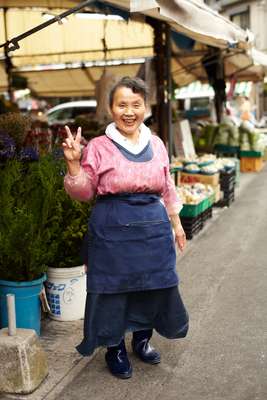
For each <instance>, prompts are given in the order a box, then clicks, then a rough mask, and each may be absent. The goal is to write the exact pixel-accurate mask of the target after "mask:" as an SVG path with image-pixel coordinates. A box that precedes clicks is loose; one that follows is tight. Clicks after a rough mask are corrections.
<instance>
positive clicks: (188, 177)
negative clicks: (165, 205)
mask: <svg viewBox="0 0 267 400" xmlns="http://www.w3.org/2000/svg"><path fill="white" fill-rule="evenodd" d="M197 182H200V183H203V184H204V185H211V186H217V185H219V173H216V174H213V175H202V174H190V173H188V172H181V184H183V183H197Z"/></svg>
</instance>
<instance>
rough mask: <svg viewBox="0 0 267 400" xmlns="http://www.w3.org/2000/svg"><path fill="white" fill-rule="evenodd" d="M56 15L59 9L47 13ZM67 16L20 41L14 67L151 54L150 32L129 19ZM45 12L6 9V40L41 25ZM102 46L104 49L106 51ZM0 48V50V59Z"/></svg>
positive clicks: (0, 34) (0, 23)
mask: <svg viewBox="0 0 267 400" xmlns="http://www.w3.org/2000/svg"><path fill="white" fill-rule="evenodd" d="M50 13H52V14H55V15H58V14H59V13H60V10H57V9H55V10H53V11H51V10H50ZM3 15H4V14H3V10H2V11H1V10H0V43H3V42H5V38H4V29H3V26H4V20H3V18H4V17H3ZM80 17H81V15H71V16H69V17H68V20H67V22H66V23H65V22H64V23H63V24H62V25H59V24H53V25H50V26H49V27H47V28H45V29H44V30H42V31H40V32H38V33H36V34H34V35H31V36H29V37H27V38H25V39H23V40H22V41H21V42H20V49H19V50H16V51H15V52H12V53H11V54H10V55H11V57H12V62H13V64H14V66H15V67H22V66H26V65H27V66H29V65H33V66H35V65H38V64H60V63H74V62H79V63H81V62H83V61H100V60H104V59H106V60H118V59H129V58H138V57H151V56H152V55H153V29H152V28H151V27H150V26H149V25H148V24H144V23H141V22H137V21H131V20H129V21H128V22H127V21H124V20H121V21H120V20H119V21H117V20H103V19H97V20H91V19H90V20H88V19H85V18H80ZM46 18H49V11H47V13H44V12H43V10H39V9H35V10H29V9H27V10H26V9H12V8H11V9H10V10H8V11H7V13H6V24H7V32H8V38H9V39H11V38H13V37H15V36H17V35H19V34H21V33H22V32H25V31H27V30H29V29H31V28H32V27H33V26H37V25H39V24H41V23H43V22H44V21H45V20H46ZM103 40H105V46H106V52H105V51H104V50H105V46H104V42H103ZM1 54H2V55H3V48H1V49H0V57H1Z"/></svg>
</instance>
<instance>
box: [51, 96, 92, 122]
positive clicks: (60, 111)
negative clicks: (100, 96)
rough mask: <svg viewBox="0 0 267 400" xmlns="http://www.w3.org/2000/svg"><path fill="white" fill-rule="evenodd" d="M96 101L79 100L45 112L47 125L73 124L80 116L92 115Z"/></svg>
mask: <svg viewBox="0 0 267 400" xmlns="http://www.w3.org/2000/svg"><path fill="white" fill-rule="evenodd" d="M96 105H97V103H96V100H80V101H70V102H68V103H62V104H59V105H58V106H55V107H53V108H51V109H50V110H48V111H47V113H46V117H47V122H48V125H50V126H51V125H57V124H59V125H65V124H69V123H73V122H74V120H75V118H76V117H78V116H80V115H85V116H86V115H92V114H95V112H96Z"/></svg>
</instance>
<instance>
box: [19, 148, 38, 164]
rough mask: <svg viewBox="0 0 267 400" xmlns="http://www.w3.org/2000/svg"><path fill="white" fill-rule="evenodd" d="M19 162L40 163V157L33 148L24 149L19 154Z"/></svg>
mask: <svg viewBox="0 0 267 400" xmlns="http://www.w3.org/2000/svg"><path fill="white" fill-rule="evenodd" d="M18 158H19V160H21V161H38V160H39V156H38V153H37V151H36V150H35V149H34V148H33V147H24V148H23V149H21V150H20V152H19V157H18Z"/></svg>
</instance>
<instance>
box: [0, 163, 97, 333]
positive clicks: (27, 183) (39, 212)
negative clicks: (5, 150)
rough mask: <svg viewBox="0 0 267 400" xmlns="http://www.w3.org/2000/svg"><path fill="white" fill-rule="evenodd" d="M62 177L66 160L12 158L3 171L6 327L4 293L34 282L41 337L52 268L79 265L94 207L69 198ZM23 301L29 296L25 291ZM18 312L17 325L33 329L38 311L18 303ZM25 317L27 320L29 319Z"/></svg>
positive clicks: (0, 221)
mask: <svg viewBox="0 0 267 400" xmlns="http://www.w3.org/2000/svg"><path fill="white" fill-rule="evenodd" d="M63 175H64V170H63V161H62V160H55V159H53V157H52V156H46V157H41V158H40V160H39V161H38V162H34V163H22V162H20V161H18V160H17V159H13V160H10V161H9V162H6V163H5V164H4V165H3V168H2V169H1V170H0V209H1V215H0V296H1V302H2V303H1V315H2V317H1V325H2V326H4V325H6V323H7V316H6V311H5V308H6V305H5V296H4V294H6V293H7V291H8V292H9V293H10V292H12V291H13V290H14V291H15V290H16V289H13V286H15V287H16V288H18V289H20V288H24V289H25V287H26V288H27V289H28V287H29V286H30V284H32V283H33V285H35V284H38V285H39V286H38V287H37V289H36V291H35V292H34V294H33V293H31V294H29V295H28V303H32V304H33V297H31V296H35V300H36V302H35V310H39V311H38V312H37V311H35V313H36V319H37V321H36V322H35V325H34V329H36V331H37V332H38V333H39V331H40V307H39V297H38V296H39V292H40V290H41V287H42V282H43V281H44V280H45V273H46V271H47V268H48V266H51V265H52V266H56V267H61V266H63V265H64V267H66V266H70V265H72V266H73V265H77V263H78V265H79V264H80V261H79V259H78V256H79V254H78V253H79V252H78V248H79V246H80V244H81V242H82V237H83V234H84V231H85V230H86V220H87V210H89V208H90V205H88V204H80V203H78V202H73V201H72V200H71V199H70V198H69V197H68V195H67V194H66V193H65V191H64V187H63ZM36 281H37V282H36ZM12 285H13V286H12ZM11 286H12V287H11ZM6 287H7V288H6ZM25 290H26V289H25ZM16 296H17V297H18V298H19V296H20V295H19V294H18V293H17V294H16ZM20 297H21V298H24V299H26V298H27V296H26V295H25V292H24V293H23V295H22V296H20ZM20 306H21V310H20ZM16 310H17V321H19V323H18V326H19V325H20V323H21V326H19V327H32V326H33V323H32V321H31V318H32V316H33V315H34V312H33V311H31V312H28V309H27V307H26V306H25V305H22V302H21V301H18V302H16ZM21 311H23V312H21ZM23 316H24V317H23ZM27 318H28V319H29V320H27V321H25V320H24V319H27Z"/></svg>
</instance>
